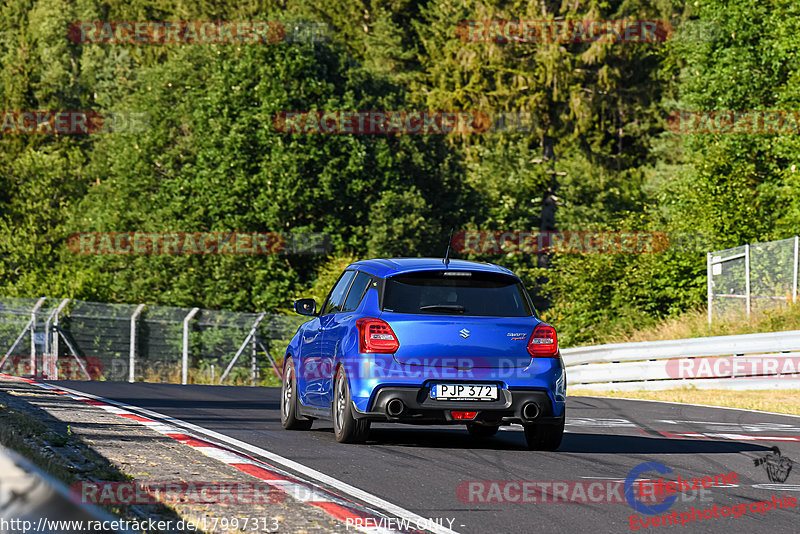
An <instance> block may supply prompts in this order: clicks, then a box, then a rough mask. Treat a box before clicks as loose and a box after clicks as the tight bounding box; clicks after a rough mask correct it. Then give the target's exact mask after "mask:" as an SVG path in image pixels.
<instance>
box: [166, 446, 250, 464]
mask: <svg viewBox="0 0 800 534" xmlns="http://www.w3.org/2000/svg"><path fill="white" fill-rule="evenodd" d="M178 441H180V440H178ZM194 448H195V449H197V450H198V451H200V452H202V453H203V454H205V455H206V456H208V457H209V458H213V459H215V460H219V461H220V462H224V463H226V464H244V465H261V462H254V461H253V460H249V459H247V458H244V457H242V456H241V455H239V454H236V453H233V452H231V451H226V450H225V449H220V448H218V447H194Z"/></svg>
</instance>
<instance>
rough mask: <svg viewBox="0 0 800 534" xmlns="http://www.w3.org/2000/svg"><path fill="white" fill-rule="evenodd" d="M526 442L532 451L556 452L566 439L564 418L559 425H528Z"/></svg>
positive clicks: (525, 426)
mask: <svg viewBox="0 0 800 534" xmlns="http://www.w3.org/2000/svg"><path fill="white" fill-rule="evenodd" d="M523 426H524V428H525V440H526V441H527V442H528V448H529V449H530V450H532V451H554V450H556V449H558V447H559V446H560V445H561V439H562V438H563V437H564V418H563V417H562V418H561V420H560V421H558V422H557V423H539V424H526V425H523Z"/></svg>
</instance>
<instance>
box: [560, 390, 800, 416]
mask: <svg viewBox="0 0 800 534" xmlns="http://www.w3.org/2000/svg"><path fill="white" fill-rule="evenodd" d="M580 396H581V397H587V398H590V399H603V400H607V399H619V400H630V401H641V402H660V403H662V404H677V405H678V406H698V407H700V408H718V409H720V410H738V411H740V412H751V413H757V414H761V415H764V414H767V415H780V416H781V417H795V418H798V419H800V415H794V414H791V413H778V412H767V411H764V410H751V409H749V408H731V407H730V406H711V405H710V404H694V403H691V402H674V401H662V400H650V399H631V398H630V397H599V396H597V395H580ZM573 398H575V397H573Z"/></svg>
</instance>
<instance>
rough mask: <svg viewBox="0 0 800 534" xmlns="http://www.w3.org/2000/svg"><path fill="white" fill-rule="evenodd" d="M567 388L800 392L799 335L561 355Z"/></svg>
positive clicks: (737, 337) (634, 346)
mask: <svg viewBox="0 0 800 534" xmlns="http://www.w3.org/2000/svg"><path fill="white" fill-rule="evenodd" d="M561 356H562V358H563V360H564V364H565V366H566V370H567V385H569V386H571V387H578V388H586V389H594V390H634V389H647V390H657V389H672V388H680V387H684V386H691V387H696V388H698V389H800V330H792V331H788V332H768V333H762V334H742V335H735V336H716V337H702V338H694V339H671V340H666V341H645V342H638V343H612V344H608V345H594V346H589V347H576V348H569V349H562V350H561Z"/></svg>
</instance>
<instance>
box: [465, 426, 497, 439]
mask: <svg viewBox="0 0 800 534" xmlns="http://www.w3.org/2000/svg"><path fill="white" fill-rule="evenodd" d="M467 430H468V431H469V435H470V436H472V437H473V438H491V437H492V436H494V435H495V434H497V431H498V430H500V425H479V424H475V423H469V424H467Z"/></svg>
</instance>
